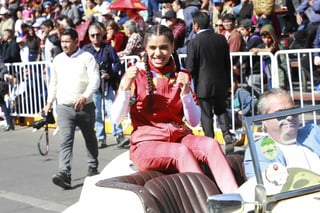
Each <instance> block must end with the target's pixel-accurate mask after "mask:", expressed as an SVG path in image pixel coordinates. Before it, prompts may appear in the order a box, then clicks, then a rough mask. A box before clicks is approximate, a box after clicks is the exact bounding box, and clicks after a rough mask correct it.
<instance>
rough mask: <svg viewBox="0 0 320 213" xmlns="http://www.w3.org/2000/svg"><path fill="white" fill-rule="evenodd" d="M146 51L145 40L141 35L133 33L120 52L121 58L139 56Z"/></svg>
mask: <svg viewBox="0 0 320 213" xmlns="http://www.w3.org/2000/svg"><path fill="white" fill-rule="evenodd" d="M143 50H144V46H143V38H142V36H141V35H140V34H139V33H133V34H132V35H131V36H130V37H129V39H128V43H127V45H126V48H125V49H124V50H123V51H120V52H118V56H119V58H121V57H123V56H127V55H139V54H140V53H141V52H142V51H143Z"/></svg>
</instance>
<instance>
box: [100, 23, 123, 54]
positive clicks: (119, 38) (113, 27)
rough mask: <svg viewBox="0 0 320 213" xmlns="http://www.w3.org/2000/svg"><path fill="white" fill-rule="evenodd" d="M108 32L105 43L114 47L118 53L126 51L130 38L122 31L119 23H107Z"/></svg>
mask: <svg viewBox="0 0 320 213" xmlns="http://www.w3.org/2000/svg"><path fill="white" fill-rule="evenodd" d="M106 31H107V34H106V40H105V41H104V42H105V43H106V44H109V45H111V46H113V48H114V49H115V51H116V52H119V51H122V50H124V49H125V47H126V45H127V42H128V37H127V36H126V35H125V34H124V32H121V31H120V26H119V25H118V24H117V22H115V21H113V20H109V21H108V22H107V23H106Z"/></svg>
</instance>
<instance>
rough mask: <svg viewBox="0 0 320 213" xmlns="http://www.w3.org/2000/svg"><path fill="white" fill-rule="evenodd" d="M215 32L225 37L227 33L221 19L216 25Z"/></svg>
mask: <svg viewBox="0 0 320 213" xmlns="http://www.w3.org/2000/svg"><path fill="white" fill-rule="evenodd" d="M214 32H215V33H218V34H221V35H224V34H225V33H226V29H225V28H224V26H223V21H222V18H221V17H219V18H218V20H217V21H216V24H215V26H214Z"/></svg>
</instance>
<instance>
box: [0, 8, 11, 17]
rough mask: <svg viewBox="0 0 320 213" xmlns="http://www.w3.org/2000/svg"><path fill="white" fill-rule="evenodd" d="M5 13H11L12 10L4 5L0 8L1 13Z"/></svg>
mask: <svg viewBox="0 0 320 213" xmlns="http://www.w3.org/2000/svg"><path fill="white" fill-rule="evenodd" d="M4 14H11V12H10V10H8V9H7V8H5V7H3V6H2V7H1V9H0V15H4Z"/></svg>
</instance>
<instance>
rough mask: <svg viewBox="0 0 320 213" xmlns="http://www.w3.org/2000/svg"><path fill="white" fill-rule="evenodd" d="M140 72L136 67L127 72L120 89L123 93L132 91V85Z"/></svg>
mask: <svg viewBox="0 0 320 213" xmlns="http://www.w3.org/2000/svg"><path fill="white" fill-rule="evenodd" d="M138 72H139V69H138V67H136V66H131V67H129V68H128V69H127V71H126V72H125V74H124V83H123V85H121V86H120V89H121V90H122V91H126V90H130V88H131V85H132V84H133V82H134V80H135V79H136V77H137V74H138Z"/></svg>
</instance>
